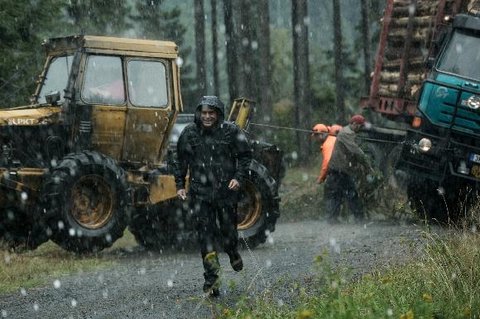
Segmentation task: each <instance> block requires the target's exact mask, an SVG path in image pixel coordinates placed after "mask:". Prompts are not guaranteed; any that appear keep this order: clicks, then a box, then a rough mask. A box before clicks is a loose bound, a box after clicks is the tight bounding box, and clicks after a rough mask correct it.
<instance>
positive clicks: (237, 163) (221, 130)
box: [175, 96, 252, 296]
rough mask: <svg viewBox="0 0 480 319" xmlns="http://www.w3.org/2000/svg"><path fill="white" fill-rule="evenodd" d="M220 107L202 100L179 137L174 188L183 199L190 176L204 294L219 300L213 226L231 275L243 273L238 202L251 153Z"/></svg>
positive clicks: (210, 99) (212, 99) (209, 98)
mask: <svg viewBox="0 0 480 319" xmlns="http://www.w3.org/2000/svg"><path fill="white" fill-rule="evenodd" d="M224 114H225V113H224V105H223V103H222V102H221V101H220V99H219V98H218V97H216V96H204V97H202V98H201V99H200V101H199V103H198V105H197V108H196V111H195V118H194V123H191V124H189V125H188V126H187V127H186V128H185V129H184V130H183V132H182V133H181V135H180V137H179V139H178V143H177V159H176V165H175V183H176V186H177V195H178V197H179V198H180V199H182V200H186V199H187V190H186V187H185V185H186V176H187V172H188V176H189V190H188V195H189V197H190V198H189V200H190V207H191V208H190V209H191V212H192V213H193V216H194V219H195V221H196V230H197V234H198V240H199V243H200V252H201V255H202V260H203V267H204V271H205V272H204V277H205V284H204V286H203V291H204V292H205V293H208V294H210V295H213V296H218V295H219V276H218V272H219V270H220V264H219V261H218V253H217V251H216V248H215V246H216V245H215V243H216V242H218V241H219V240H218V238H216V237H217V236H218V235H217V234H218V233H219V232H218V231H217V221H218V225H219V227H220V234H221V237H222V238H221V239H222V240H223V249H224V250H225V252H226V253H227V254H228V256H229V258H230V264H231V266H232V268H233V269H234V270H235V271H240V270H242V269H243V262H242V258H241V256H240V254H239V252H238V249H237V245H238V232H237V212H236V208H237V200H238V199H237V197H238V190H239V189H240V186H241V185H242V183H243V182H244V180H245V177H246V175H247V174H248V169H249V166H250V163H251V159H252V151H251V148H250V145H249V143H248V140H247V138H246V137H245V135H244V133H243V131H242V130H241V129H240V128H239V127H238V126H236V125H235V124H233V123H229V122H225V121H224Z"/></svg>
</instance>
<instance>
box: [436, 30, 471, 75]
mask: <svg viewBox="0 0 480 319" xmlns="http://www.w3.org/2000/svg"><path fill="white" fill-rule="evenodd" d="M479 64H480V37H478V35H476V34H473V33H470V32H465V31H460V30H456V31H455V32H454V34H453V36H452V38H451V39H450V41H449V43H448V44H447V47H446V48H445V51H444V52H443V54H442V57H441V58H440V61H439V63H438V69H439V70H440V71H444V72H448V73H453V74H456V75H459V76H461V77H464V78H469V79H474V80H480V68H478V65H479Z"/></svg>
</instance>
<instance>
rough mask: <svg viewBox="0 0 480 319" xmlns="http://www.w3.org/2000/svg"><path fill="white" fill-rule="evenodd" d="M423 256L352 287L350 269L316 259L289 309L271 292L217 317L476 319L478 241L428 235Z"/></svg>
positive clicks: (295, 287) (479, 303) (469, 236)
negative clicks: (314, 271)
mask: <svg viewBox="0 0 480 319" xmlns="http://www.w3.org/2000/svg"><path fill="white" fill-rule="evenodd" d="M426 237H427V238H426V240H427V246H426V249H425V255H424V257H423V258H420V259H419V260H415V261H412V262H411V263H410V264H407V265H404V266H402V267H398V266H397V267H396V268H391V269H389V270H386V271H382V272H373V273H371V274H368V275H365V276H363V277H362V278H360V279H359V280H358V281H355V282H352V281H351V280H348V279H347V278H350V277H349V275H348V270H333V269H332V267H331V266H330V264H329V262H328V256H326V255H321V256H319V257H317V259H316V261H315V264H316V266H317V276H316V277H315V278H314V279H313V280H312V281H311V282H310V283H305V284H299V283H298V282H292V283H290V287H289V288H288V289H289V290H290V291H291V295H294V296H297V297H296V298H295V299H294V300H293V301H292V302H290V303H289V304H288V305H285V304H282V303H279V300H278V299H276V298H275V297H274V295H272V294H271V293H269V292H265V293H264V294H263V295H261V296H258V295H257V296H255V297H250V298H247V297H245V298H244V300H243V301H242V302H240V303H239V304H238V305H237V306H236V307H234V308H228V307H227V306H225V307H224V309H223V310H222V311H220V312H219V313H220V314H221V316H220V317H221V318H302V319H306V318H335V319H337V318H340V319H341V318H401V319H413V318H479V317H480V267H479V264H480V237H479V236H478V234H476V233H468V232H461V233H456V234H452V235H450V236H449V237H448V239H443V238H440V237H437V236H435V235H431V234H426Z"/></svg>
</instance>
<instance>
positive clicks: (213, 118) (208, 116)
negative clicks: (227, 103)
mask: <svg viewBox="0 0 480 319" xmlns="http://www.w3.org/2000/svg"><path fill="white" fill-rule="evenodd" d="M217 120H218V113H217V111H216V110H215V109H214V108H213V107H211V106H209V105H202V109H201V111H200V121H201V122H202V125H203V127H205V128H210V127H212V126H214V125H215V123H217Z"/></svg>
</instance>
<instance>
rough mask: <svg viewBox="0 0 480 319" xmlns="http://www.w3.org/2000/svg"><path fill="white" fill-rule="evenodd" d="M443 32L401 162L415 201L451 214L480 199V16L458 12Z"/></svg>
mask: <svg viewBox="0 0 480 319" xmlns="http://www.w3.org/2000/svg"><path fill="white" fill-rule="evenodd" d="M441 38H442V41H441V44H440V45H441V46H440V50H439V53H438V55H437V58H436V59H431V60H430V61H429V63H430V67H431V69H430V71H429V72H428V75H427V77H426V79H425V81H424V82H423V85H422V87H421V90H420V93H419V96H418V103H417V108H416V111H415V114H414V117H413V120H412V126H411V127H410V128H409V129H407V134H406V137H405V142H404V144H403V148H402V152H401V156H400V159H399V161H398V164H397V167H398V168H399V169H401V170H403V171H404V172H406V173H407V175H408V186H407V187H408V190H407V192H408V197H409V200H410V202H411V204H412V205H413V206H414V207H415V208H417V209H419V210H420V211H423V212H425V213H427V215H429V217H433V218H437V219H439V220H449V219H455V218H457V217H459V215H460V214H462V209H463V212H465V209H466V208H468V207H469V206H471V204H473V203H475V201H476V195H477V190H476V188H477V184H478V182H479V181H480V17H478V16H473V15H467V14H458V15H456V16H455V17H454V19H453V22H452V23H451V24H450V26H449V28H448V29H447V31H446V32H445V33H444V34H443V36H442V37H441Z"/></svg>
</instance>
